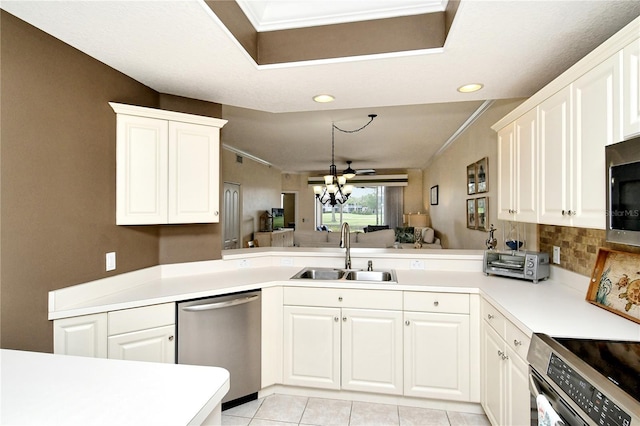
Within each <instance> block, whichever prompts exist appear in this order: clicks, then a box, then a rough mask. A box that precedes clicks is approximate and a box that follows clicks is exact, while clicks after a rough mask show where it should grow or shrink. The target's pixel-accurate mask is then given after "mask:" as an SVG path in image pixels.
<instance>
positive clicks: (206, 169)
mask: <svg viewBox="0 0 640 426" xmlns="http://www.w3.org/2000/svg"><path fill="white" fill-rule="evenodd" d="M168 179H169V180H168V182H169V184H168V185H169V187H168V190H169V201H168V202H169V217H168V219H169V223H205V222H206V223H217V222H219V221H220V214H219V204H220V200H219V194H220V129H218V128H215V127H209V126H202V125H199V124H190V123H181V122H173V121H171V122H169V178H168Z"/></svg>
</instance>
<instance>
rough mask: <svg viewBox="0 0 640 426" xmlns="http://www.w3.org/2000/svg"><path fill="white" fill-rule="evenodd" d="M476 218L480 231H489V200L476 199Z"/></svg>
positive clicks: (484, 198) (483, 198)
mask: <svg viewBox="0 0 640 426" xmlns="http://www.w3.org/2000/svg"><path fill="white" fill-rule="evenodd" d="M476 218H477V227H476V229H477V230H479V231H488V230H489V225H488V224H489V220H488V219H489V198H488V197H480V198H476Z"/></svg>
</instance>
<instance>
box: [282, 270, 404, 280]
mask: <svg viewBox="0 0 640 426" xmlns="http://www.w3.org/2000/svg"><path fill="white" fill-rule="evenodd" d="M291 278H292V279H296V280H298V279H302V280H325V281H373V282H383V283H397V282H398V280H397V279H396V274H395V271H394V270H393V269H390V270H385V271H364V270H361V269H337V268H313V267H307V268H304V269H303V270H301V271H300V272H298V273H297V274H295V275H294V276H293V277H291Z"/></svg>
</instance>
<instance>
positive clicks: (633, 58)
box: [622, 39, 640, 139]
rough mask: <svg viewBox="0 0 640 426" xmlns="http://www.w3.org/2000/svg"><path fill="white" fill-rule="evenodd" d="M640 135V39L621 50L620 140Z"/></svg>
mask: <svg viewBox="0 0 640 426" xmlns="http://www.w3.org/2000/svg"><path fill="white" fill-rule="evenodd" d="M638 134H640V39H638V40H636V41H634V42H632V43H630V44H629V45H628V46H626V47H625V48H624V49H623V50H622V139H629V138H630V137H631V136H636V135H638Z"/></svg>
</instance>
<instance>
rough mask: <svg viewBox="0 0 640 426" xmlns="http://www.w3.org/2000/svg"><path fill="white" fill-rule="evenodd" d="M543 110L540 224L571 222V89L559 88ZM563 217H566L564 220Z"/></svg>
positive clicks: (541, 119)
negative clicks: (569, 204)
mask: <svg viewBox="0 0 640 426" xmlns="http://www.w3.org/2000/svg"><path fill="white" fill-rule="evenodd" d="M538 108H539V111H540V132H539V135H540V139H539V145H540V179H539V182H540V198H539V199H540V215H539V220H540V223H545V224H557V225H561V224H563V223H564V224H565V225H568V224H569V218H568V216H566V215H565V212H566V211H567V210H568V209H569V207H568V202H569V201H568V200H569V198H570V195H569V191H570V189H569V188H570V185H571V179H570V176H571V161H570V156H571V145H572V140H571V90H570V88H569V87H566V88H565V89H563V90H561V91H559V92H558V93H556V94H555V95H553V96H552V97H550V98H549V99H547V100H546V101H544V102H543V103H541V104H540V106H539V107H538ZM562 220H566V221H565V222H562Z"/></svg>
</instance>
